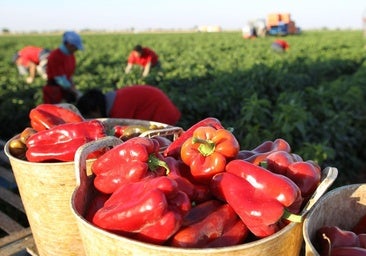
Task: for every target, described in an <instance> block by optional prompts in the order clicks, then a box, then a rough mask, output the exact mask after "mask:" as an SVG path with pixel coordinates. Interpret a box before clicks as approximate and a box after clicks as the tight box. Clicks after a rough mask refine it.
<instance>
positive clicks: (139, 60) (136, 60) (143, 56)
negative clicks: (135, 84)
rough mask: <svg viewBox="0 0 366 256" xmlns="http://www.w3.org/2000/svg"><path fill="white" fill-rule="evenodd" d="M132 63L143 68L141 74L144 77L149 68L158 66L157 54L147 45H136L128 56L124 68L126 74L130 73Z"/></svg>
mask: <svg viewBox="0 0 366 256" xmlns="http://www.w3.org/2000/svg"><path fill="white" fill-rule="evenodd" d="M133 65H139V66H141V67H142V68H143V71H142V76H143V77H146V76H147V75H148V74H149V73H150V70H151V68H159V67H160V62H159V56H158V55H157V54H156V52H154V51H153V50H152V49H150V48H148V47H142V46H141V45H136V46H135V47H134V48H133V50H132V52H131V53H130V54H129V56H128V60H127V66H126V68H125V73H126V74H128V73H130V71H131V69H132V67H133Z"/></svg>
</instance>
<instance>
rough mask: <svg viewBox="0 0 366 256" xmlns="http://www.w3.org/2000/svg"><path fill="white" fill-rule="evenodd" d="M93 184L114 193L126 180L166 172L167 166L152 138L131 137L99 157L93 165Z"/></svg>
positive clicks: (139, 178) (107, 192)
mask: <svg viewBox="0 0 366 256" xmlns="http://www.w3.org/2000/svg"><path fill="white" fill-rule="evenodd" d="M91 170H92V172H93V173H94V174H95V175H96V177H95V179H94V186H95V187H96V188H97V189H98V190H99V191H101V192H103V193H106V194H111V193H112V192H113V191H115V190H116V189H117V188H118V187H119V186H120V185H121V184H122V183H124V182H135V181H139V180H141V179H143V178H146V177H147V176H159V175H165V172H164V171H165V170H168V167H167V165H166V163H165V162H164V161H162V156H161V154H160V153H159V143H158V142H157V141H156V140H155V139H153V138H145V137H134V138H131V139H129V140H127V141H125V142H123V143H121V144H119V145H117V146H115V147H114V148H112V149H111V150H109V151H107V152H106V153H105V154H103V155H102V156H100V157H99V158H97V159H96V160H95V161H94V162H93V164H92V166H91Z"/></svg>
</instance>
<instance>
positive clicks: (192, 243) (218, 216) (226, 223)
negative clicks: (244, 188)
mask: <svg viewBox="0 0 366 256" xmlns="http://www.w3.org/2000/svg"><path fill="white" fill-rule="evenodd" d="M208 206H209V207H212V205H208ZM205 213H207V211H205ZM188 214H189V213H188ZM201 216H202V218H200V220H198V221H197V222H194V223H191V224H190V225H188V226H185V227H183V228H181V229H180V230H179V231H178V232H177V233H176V234H175V235H174V236H173V238H172V242H171V244H170V245H171V246H174V247H183V248H207V247H210V245H212V246H216V247H219V246H230V245H235V244H237V243H240V242H241V241H243V240H244V239H245V237H246V236H247V234H248V230H247V229H246V227H245V225H237V223H238V221H240V219H239V218H238V216H237V215H236V213H235V212H234V210H233V209H232V207H231V206H230V205H228V204H218V205H217V206H216V207H215V208H214V209H213V210H212V211H211V212H209V213H208V214H207V215H203V214H202V215H201ZM227 233H232V235H233V237H231V239H225V238H224V237H223V236H225V234H227ZM225 237H226V236H225Z"/></svg>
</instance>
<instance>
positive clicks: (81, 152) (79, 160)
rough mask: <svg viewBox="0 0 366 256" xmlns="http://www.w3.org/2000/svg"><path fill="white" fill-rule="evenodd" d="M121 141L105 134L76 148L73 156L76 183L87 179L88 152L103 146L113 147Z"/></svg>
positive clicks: (78, 184) (78, 183)
mask: <svg viewBox="0 0 366 256" xmlns="http://www.w3.org/2000/svg"><path fill="white" fill-rule="evenodd" d="M122 142H123V141H122V140H120V139H118V138H117V137H115V136H107V137H104V138H101V139H98V140H95V141H91V142H88V143H85V144H84V145H82V146H80V147H79V148H78V149H77V151H76V153H75V157H74V167H75V168H74V170H75V177H76V185H77V186H80V185H81V184H83V183H84V182H86V180H87V172H86V159H87V157H88V155H89V154H90V153H93V152H95V151H97V150H100V149H103V148H107V147H114V146H116V145H118V144H121V143H122Z"/></svg>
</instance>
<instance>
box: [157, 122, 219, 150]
mask: <svg viewBox="0 0 366 256" xmlns="http://www.w3.org/2000/svg"><path fill="white" fill-rule="evenodd" d="M202 126H211V127H213V128H215V129H224V127H223V126H222V124H221V122H220V121H219V120H218V119H217V118H214V117H207V118H205V119H202V120H201V121H199V122H197V123H195V124H194V125H192V126H191V127H190V128H189V129H188V130H186V131H185V132H183V133H182V134H181V135H180V136H179V137H178V138H177V139H176V140H174V141H173V142H172V143H171V144H170V145H169V146H168V147H167V148H166V149H165V150H164V152H163V153H164V156H179V155H180V150H181V147H182V145H183V143H184V142H185V141H186V140H187V139H188V138H190V137H192V135H193V132H194V131H195V130H196V129H197V128H199V127H202Z"/></svg>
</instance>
